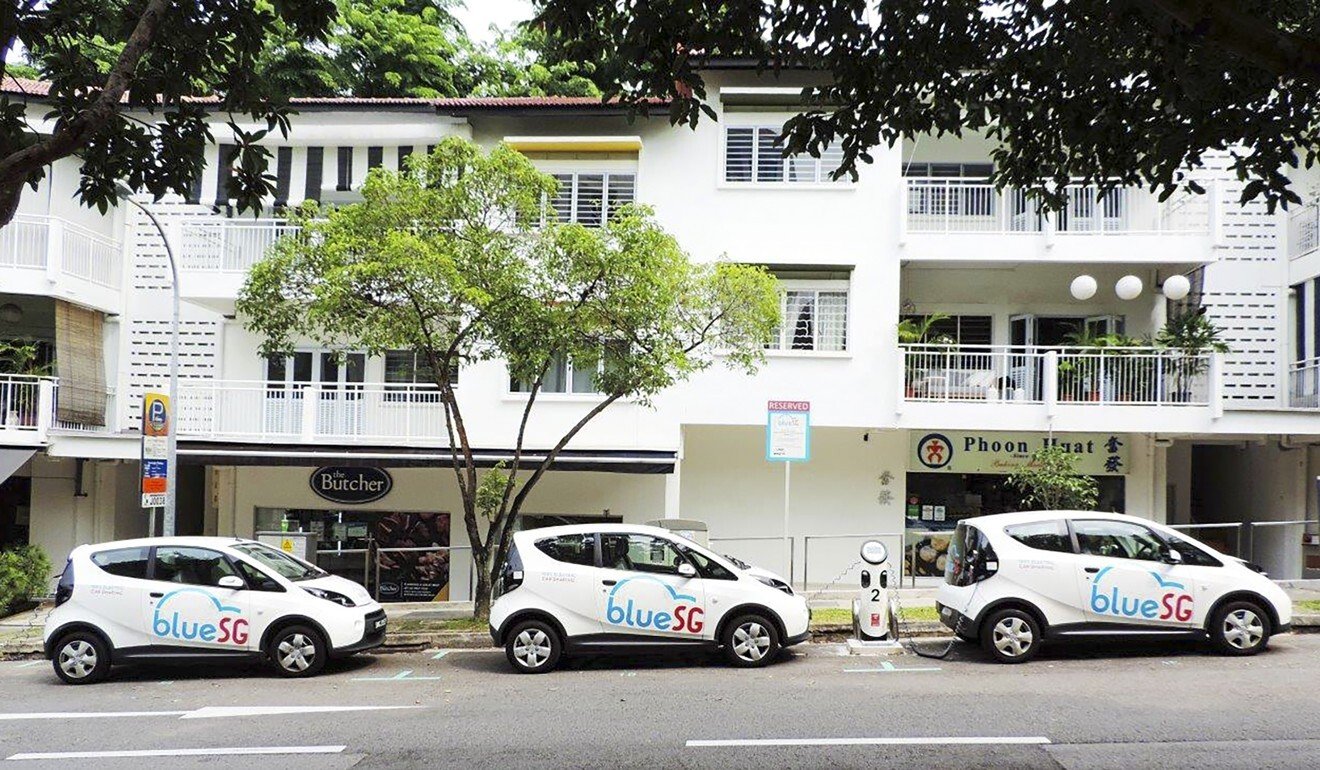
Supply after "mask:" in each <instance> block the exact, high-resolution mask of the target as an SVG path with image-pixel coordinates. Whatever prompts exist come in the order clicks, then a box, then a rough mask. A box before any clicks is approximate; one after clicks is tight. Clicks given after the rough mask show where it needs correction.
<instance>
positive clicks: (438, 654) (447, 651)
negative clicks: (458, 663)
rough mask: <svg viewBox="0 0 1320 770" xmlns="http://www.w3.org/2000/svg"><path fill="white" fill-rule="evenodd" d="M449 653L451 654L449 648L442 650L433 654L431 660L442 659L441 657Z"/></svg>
mask: <svg viewBox="0 0 1320 770" xmlns="http://www.w3.org/2000/svg"><path fill="white" fill-rule="evenodd" d="M448 654H449V650H441V651H439V652H437V653H436V654H434V655H432V656H431V660H440V659H441V658H443V657H444V656H446V655H448Z"/></svg>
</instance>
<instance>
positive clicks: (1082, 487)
mask: <svg viewBox="0 0 1320 770" xmlns="http://www.w3.org/2000/svg"><path fill="white" fill-rule="evenodd" d="M1079 462H1081V458H1080V457H1079V456H1078V455H1077V454H1076V453H1074V452H1071V451H1069V450H1068V449H1067V447H1063V446H1060V445H1058V444H1051V445H1050V446H1045V447H1041V448H1040V449H1037V450H1036V451H1034V452H1032V453H1031V459H1030V460H1029V461H1028V462H1027V465H1026V466H1025V467H1023V468H1020V469H1019V470H1016V471H1014V472H1013V473H1012V474H1011V475H1009V477H1008V484H1009V486H1011V487H1014V488H1016V489H1017V490H1018V491H1020V492H1021V493H1022V504H1023V505H1025V506H1035V507H1038V508H1040V509H1041V510H1046V511H1062V510H1079V511H1089V510H1093V509H1094V508H1095V506H1096V502H1097V501H1098V500H1099V497H1100V485H1099V484H1098V483H1097V482H1096V480H1095V477H1093V476H1087V475H1085V474H1082V473H1078V472H1077V465H1078V463H1079Z"/></svg>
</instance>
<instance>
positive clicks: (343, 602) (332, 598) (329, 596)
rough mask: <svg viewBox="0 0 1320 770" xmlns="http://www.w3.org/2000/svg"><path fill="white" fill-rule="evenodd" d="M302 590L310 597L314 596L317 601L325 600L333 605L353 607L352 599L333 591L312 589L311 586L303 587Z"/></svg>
mask: <svg viewBox="0 0 1320 770" xmlns="http://www.w3.org/2000/svg"><path fill="white" fill-rule="evenodd" d="M302 590H304V591H306V592H307V593H309V594H311V595H312V596H315V597H316V598H318V599H325V600H326V601H328V602H334V603H335V604H338V605H339V606H341V607H352V606H354V605H353V600H352V599H350V598H348V597H347V596H344V595H343V594H338V593H335V592H334V591H327V590H325V589H324V588H312V587H311V586H303V587H302Z"/></svg>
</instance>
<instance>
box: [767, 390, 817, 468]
mask: <svg viewBox="0 0 1320 770" xmlns="http://www.w3.org/2000/svg"><path fill="white" fill-rule="evenodd" d="M765 459H767V460H769V461H771V462H806V461H807V460H810V459H811V402H810V401H770V402H768V403H767V404H766V420H765Z"/></svg>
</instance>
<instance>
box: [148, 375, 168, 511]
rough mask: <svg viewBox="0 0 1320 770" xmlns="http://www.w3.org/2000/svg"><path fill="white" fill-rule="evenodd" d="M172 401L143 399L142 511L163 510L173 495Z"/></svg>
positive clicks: (154, 397) (155, 395)
mask: <svg viewBox="0 0 1320 770" xmlns="http://www.w3.org/2000/svg"><path fill="white" fill-rule="evenodd" d="M173 428H174V426H173V425H171V424H170V400H169V398H168V397H167V396H164V395H162V394H160V393H145V394H143V396H142V507H143V508H162V507H164V505H165V499H166V497H167V496H168V493H169V480H168V479H169V436H170V431H171V430H172V429H173Z"/></svg>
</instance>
